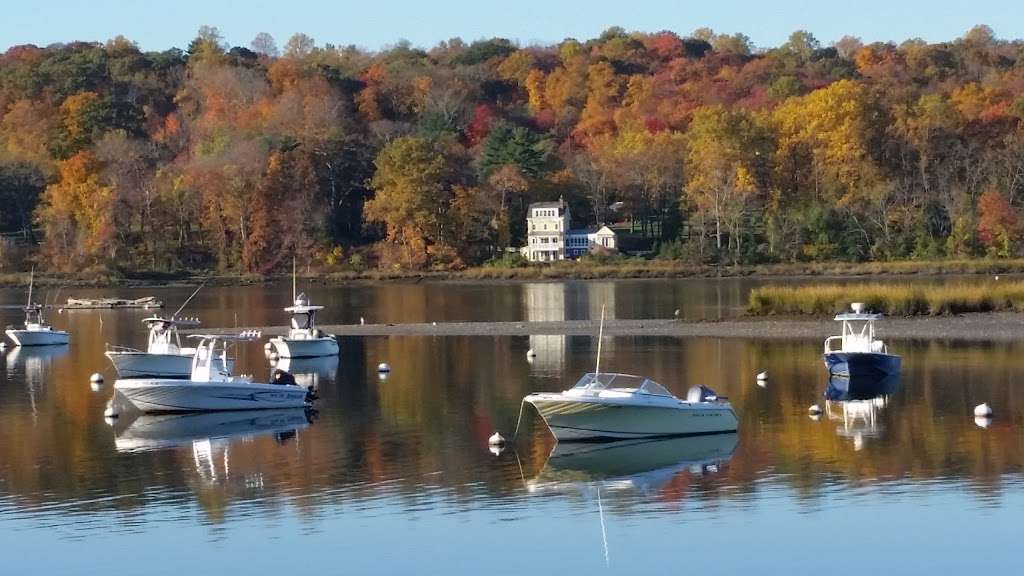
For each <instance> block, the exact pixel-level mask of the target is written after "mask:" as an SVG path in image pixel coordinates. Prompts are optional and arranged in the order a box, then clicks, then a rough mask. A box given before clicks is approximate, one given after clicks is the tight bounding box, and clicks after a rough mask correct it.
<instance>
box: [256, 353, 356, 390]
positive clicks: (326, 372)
mask: <svg viewBox="0 0 1024 576" xmlns="http://www.w3.org/2000/svg"><path fill="white" fill-rule="evenodd" d="M339 358H340V357H339V356H320V357H317V358H281V359H278V360H271V361H270V366H271V367H273V368H277V369H279V370H284V371H285V372H288V373H290V374H291V375H292V376H295V383H296V384H298V385H300V386H302V387H303V388H309V387H310V386H312V387H313V388H314V389H319V388H320V384H321V381H327V380H334V378H335V377H336V375H337V373H338V361H339Z"/></svg>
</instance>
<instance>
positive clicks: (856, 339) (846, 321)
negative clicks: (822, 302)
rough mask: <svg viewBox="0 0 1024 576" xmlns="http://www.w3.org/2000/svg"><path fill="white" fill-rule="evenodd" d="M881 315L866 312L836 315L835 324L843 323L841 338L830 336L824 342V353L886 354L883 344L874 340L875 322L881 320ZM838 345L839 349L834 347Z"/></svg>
mask: <svg viewBox="0 0 1024 576" xmlns="http://www.w3.org/2000/svg"><path fill="white" fill-rule="evenodd" d="M882 318H883V316H882V315H881V314H871V313H866V312H847V313H843V314H837V315H836V318H835V320H836V322H842V323H843V333H842V335H841V336H832V337H830V338H828V339H827V340H825V353H826V354H828V353H830V352H861V353H868V354H886V353H887V349H886V346H885V343H884V342H882V341H881V340H876V339H875V321H877V320H881V319H882ZM836 344H839V348H838V349H836V348H835V347H834V346H835V345H836Z"/></svg>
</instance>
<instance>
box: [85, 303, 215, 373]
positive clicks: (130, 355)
mask: <svg viewBox="0 0 1024 576" xmlns="http://www.w3.org/2000/svg"><path fill="white" fill-rule="evenodd" d="M142 323H143V324H145V325H146V327H147V328H148V329H149V343H148V344H147V345H146V350H145V352H143V351H142V350H136V349H134V348H127V347H124V346H108V347H107V351H106V352H104V355H105V356H106V357H107V358H109V359H110V362H111V363H112V364H113V365H114V368H115V369H116V370H117V375H118V376H119V377H121V378H188V377H189V375H191V374H192V358H193V357H194V356H195V354H196V349H195V348H189V347H183V346H182V345H181V336H180V335H179V334H178V327H180V326H184V327H186V328H190V327H195V326H199V321H198V320H196V319H194V318H175V317H173V316H172V317H168V318H164V317H161V316H151V317H149V318H145V319H143V320H142ZM217 360H218V361H219V360H220V359H219V358H218V359H217ZM234 365H235V361H234V359H232V358H228V359H227V365H226V366H225V367H224V369H225V371H227V372H232V371H233V370H234Z"/></svg>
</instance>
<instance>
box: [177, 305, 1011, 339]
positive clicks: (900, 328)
mask: <svg viewBox="0 0 1024 576" xmlns="http://www.w3.org/2000/svg"><path fill="white" fill-rule="evenodd" d="M320 328H321V329H322V330H324V331H325V332H328V333H330V334H336V335H338V336H528V335H544V334H555V335H567V336H578V335H596V334H597V331H598V322H597V321H596V320H565V321H556V322H438V323H436V324H434V323H411V324H365V325H360V324H335V325H324V326H321V327H320ZM248 329H256V330H261V331H262V332H263V335H264V336H276V335H281V334H284V333H285V332H287V328H285V327H284V326H267V327H258V326H252V327H248ZM239 330H242V328H234V329H212V330H211V329H204V330H202V331H203V332H213V333H218V332H219V333H233V332H237V331H239ZM837 331H838V324H837V323H836V322H834V321H833V320H831V319H829V318H806V317H787V318H782V317H765V318H750V317H743V318H734V319H728V320H721V321H697V322H694V321H681V320H671V319H645V320H625V319H606V320H605V326H604V332H605V334H606V335H608V336H672V337H679V338H699V337H700V338H742V339H799V340H802V339H819V338H821V339H824V338H826V337H828V336H832V335H834V334H836V333H837ZM183 332H184V331H183ZM878 333H879V336H880V337H881V338H883V339H886V340H936V339H938V340H964V341H996V342H1010V341H1016V340H1024V314H1018V313H1013V312H1005V313H1004V312H998V313H979V314H964V315H960V316H922V317H913V318H888V319H886V320H884V321H882V322H880V323H879V324H878Z"/></svg>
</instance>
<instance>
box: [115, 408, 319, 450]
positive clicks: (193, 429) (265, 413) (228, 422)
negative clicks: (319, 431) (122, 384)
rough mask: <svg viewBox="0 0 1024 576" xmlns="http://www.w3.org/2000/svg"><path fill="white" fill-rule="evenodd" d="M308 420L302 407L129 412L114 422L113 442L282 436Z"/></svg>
mask: <svg viewBox="0 0 1024 576" xmlns="http://www.w3.org/2000/svg"><path fill="white" fill-rule="evenodd" d="M311 422H312V416H311V414H309V413H308V412H307V411H306V410H305V409H303V408H293V409H285V410H241V411H234V412H203V413H196V414H158V415H153V414H141V415H134V416H133V415H129V416H126V417H125V418H123V419H118V421H116V422H115V424H114V431H115V432H114V433H115V435H116V437H115V440H114V445H115V447H116V448H117V450H118V451H119V452H145V451H151V450H164V449H168V448H176V447H181V446H189V445H192V444H193V443H194V442H196V441H197V440H202V441H207V442H209V441H211V440H221V441H222V440H232V439H235V440H243V439H251V438H254V437H256V436H263V435H273V436H275V437H276V438H278V439H281V440H285V439H288V438H291V437H294V436H295V433H296V432H297V431H299V430H302V429H304V428H306V427H307V426H309V424H310V423H311Z"/></svg>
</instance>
